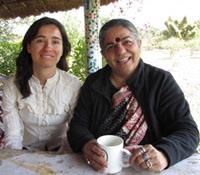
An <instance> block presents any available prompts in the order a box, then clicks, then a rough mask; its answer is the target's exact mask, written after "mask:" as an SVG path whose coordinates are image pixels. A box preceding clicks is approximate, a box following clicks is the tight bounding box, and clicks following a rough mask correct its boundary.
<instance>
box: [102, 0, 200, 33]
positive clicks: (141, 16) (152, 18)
mask: <svg viewBox="0 0 200 175" xmlns="http://www.w3.org/2000/svg"><path fill="white" fill-rule="evenodd" d="M120 1H121V5H122V4H123V3H125V2H127V0H120ZM138 1H139V2H142V4H143V5H142V6H141V7H139V5H138V3H134V4H133V6H132V8H131V9H127V12H126V16H123V17H126V18H128V19H133V18H134V22H135V23H136V25H138V26H142V25H144V24H145V23H146V24H151V25H152V26H154V27H157V28H161V29H162V28H164V22H165V21H166V20H167V19H168V17H169V16H171V17H172V19H177V20H181V19H183V17H184V16H187V18H188V21H189V22H191V23H193V22H194V21H196V20H198V19H200V0H138ZM109 6H110V7H106V6H105V7H103V8H104V9H105V12H106V13H107V11H108V12H109V11H110V8H111V9H112V5H109ZM137 8H140V11H139V12H138V11H136V9H137ZM115 9H116V8H115ZM116 17H117V16H116Z"/></svg>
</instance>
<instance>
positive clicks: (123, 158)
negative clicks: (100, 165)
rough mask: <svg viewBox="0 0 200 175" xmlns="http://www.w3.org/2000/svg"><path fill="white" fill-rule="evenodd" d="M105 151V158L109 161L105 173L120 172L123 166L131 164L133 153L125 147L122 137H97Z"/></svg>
mask: <svg viewBox="0 0 200 175" xmlns="http://www.w3.org/2000/svg"><path fill="white" fill-rule="evenodd" d="M97 143H98V144H99V145H100V147H101V148H102V150H103V152H104V158H105V160H106V161H107V167H106V168H105V170H104V172H105V173H109V174H112V173H118V172H120V171H121V169H122V168H123V167H128V166H129V158H130V156H131V153H130V152H129V151H128V150H127V149H124V148H123V147H124V141H123V139H122V138H121V137H119V136H115V135H104V136H101V137H99V138H98V139H97Z"/></svg>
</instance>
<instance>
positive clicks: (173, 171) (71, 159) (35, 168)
mask: <svg viewBox="0 0 200 175" xmlns="http://www.w3.org/2000/svg"><path fill="white" fill-rule="evenodd" d="M68 174H71V175H100V174H101V173H98V172H95V171H94V170H93V169H92V168H91V167H89V166H88V165H87V164H86V163H85V161H84V160H83V158H82V156H81V155H78V154H73V153H66V154H62V155H56V154H50V153H44V152H27V151H13V150H0V175H68ZM118 174H119V175H158V174H159V175H190V174H191V175H200V154H193V155H192V156H191V157H189V158H188V159H185V160H183V161H181V162H179V163H177V164H176V165H174V166H172V167H170V168H168V169H167V170H164V171H163V172H161V173H149V172H141V171H136V170H134V169H133V168H126V169H123V170H122V172H120V173H118Z"/></svg>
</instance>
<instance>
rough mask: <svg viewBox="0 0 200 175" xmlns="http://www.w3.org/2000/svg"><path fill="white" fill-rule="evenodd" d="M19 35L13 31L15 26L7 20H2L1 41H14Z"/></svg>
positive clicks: (0, 27) (0, 21)
mask: <svg viewBox="0 0 200 175" xmlns="http://www.w3.org/2000/svg"><path fill="white" fill-rule="evenodd" d="M16 38H17V35H16V34H14V33H13V26H12V25H11V24H10V23H9V21H7V20H0V42H9V41H14V40H15V39H16Z"/></svg>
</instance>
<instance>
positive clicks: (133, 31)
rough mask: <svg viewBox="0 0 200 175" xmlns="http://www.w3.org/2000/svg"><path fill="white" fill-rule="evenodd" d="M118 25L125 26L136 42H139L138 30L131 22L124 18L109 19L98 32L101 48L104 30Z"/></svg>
mask: <svg viewBox="0 0 200 175" xmlns="http://www.w3.org/2000/svg"><path fill="white" fill-rule="evenodd" d="M118 26H122V27H124V28H127V29H128V30H129V31H130V32H131V34H132V35H133V37H134V38H135V39H136V41H137V42H140V35H139V33H138V30H137V29H136V27H135V26H134V25H133V23H131V22H130V21H128V20H126V19H121V18H118V19H111V20H110V21H108V22H106V23H105V24H104V25H103V26H102V27H101V30H100V32H99V45H100V47H101V49H103V44H104V39H105V34H106V32H107V31H108V30H109V29H110V28H113V27H118Z"/></svg>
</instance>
